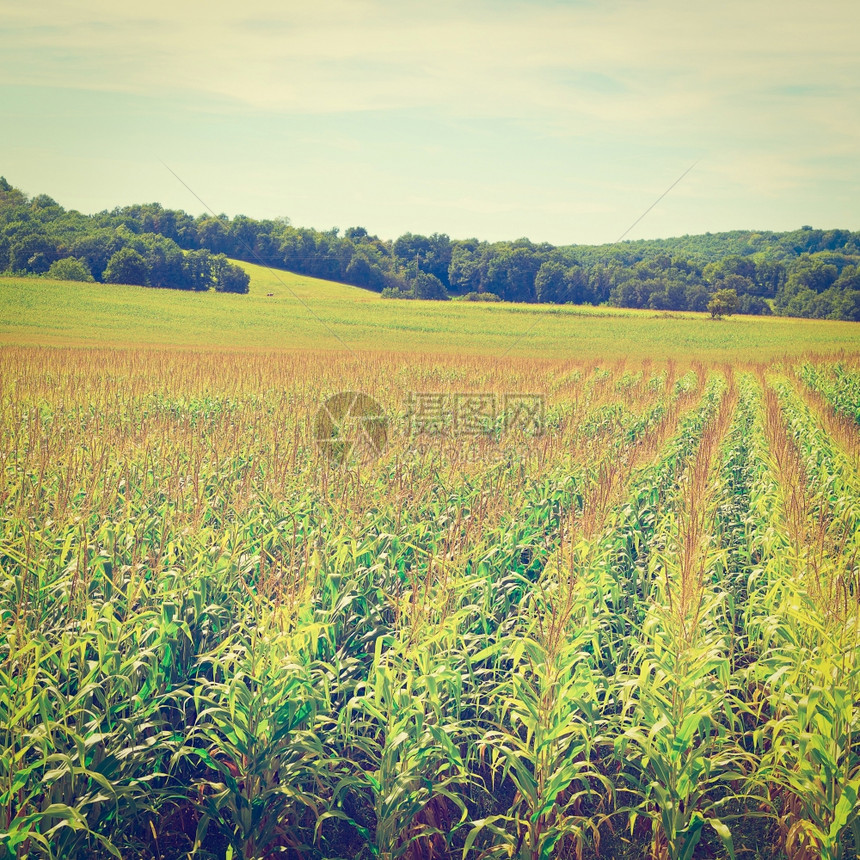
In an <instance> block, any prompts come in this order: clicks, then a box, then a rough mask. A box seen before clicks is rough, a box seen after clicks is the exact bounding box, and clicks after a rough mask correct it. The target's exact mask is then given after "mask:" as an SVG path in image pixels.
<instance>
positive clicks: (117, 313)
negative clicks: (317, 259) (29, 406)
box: [0, 263, 860, 361]
mask: <svg viewBox="0 0 860 860" xmlns="http://www.w3.org/2000/svg"><path fill="white" fill-rule="evenodd" d="M241 265H242V266H243V267H245V268H246V269H247V271H248V272H249V273H250V275H251V288H250V293H249V294H248V295H231V294H223V293H214V292H209V293H192V292H183V291H178V290H159V289H151V288H145V287H131V286H119V285H104V284H81V283H67V282H59V281H51V280H46V279H42V278H27V279H22V278H0V341H2V342H3V343H7V344H18V345H57V346H59V345H81V346H95V345H100V346H121V345H129V346H168V345H169V346H187V347H215V348H230V349H245V348H254V349H266V350H280V349H322V350H338V349H343V348H345V347H348V348H349V349H352V350H354V351H365V350H390V351H394V352H422V353H447V354H473V355H488V356H489V355H492V356H501V355H512V356H527V355H539V356H543V357H546V358H558V359H564V358H595V359H598V358H604V359H610V358H618V357H622V356H625V357H628V358H631V359H641V358H654V359H663V358H674V359H680V360H683V359H690V358H696V359H701V360H708V361H728V360H732V361H733V360H769V359H772V358H777V357H780V356H782V355H785V354H800V353H807V352H812V353H819V354H832V353H835V352H840V351H847V352H852V351H854V350H856V349H857V348H858V346H860V326H857V325H855V324H854V323H848V322H830V321H817V320H806V319H790V318H785V317H773V318H768V317H743V316H735V317H731V318H728V319H724V320H719V321H715V320H711V319H710V318H709V317H708V316H707V315H706V314H694V313H671V314H667V313H662V312H656V311H633V310H622V309H614V308H606V307H585V306H550V307H547V306H546V305H540V306H539V305H522V304H508V303H500V304H483V303H471V302H468V303H467V302H456V301H454V302H446V303H441V302H422V301H400V300H394V299H381V298H380V297H379V296H378V295H377V294H375V293H372V292H368V291H366V290H362V289H359V288H357V287H350V286H346V285H343V284H337V283H333V282H330V281H322V280H317V279H315V278H310V277H305V276H301V275H295V274H292V273H290V272H283V271H274V270H271V269H265V268H262V267H260V266H254V265H250V264H246V263H242V264H241Z"/></svg>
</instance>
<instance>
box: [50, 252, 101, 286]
mask: <svg viewBox="0 0 860 860" xmlns="http://www.w3.org/2000/svg"><path fill="white" fill-rule="evenodd" d="M48 277H49V278H54V279H55V280H57V281H89V282H92V281H93V280H95V279H94V278H93V274H92V272H91V271H90V269H89V266H87V264H86V263H85V262H84V261H83V260H79V259H78V258H77V257H63V259H62V260H55V261H54V262H53V263H51V266H50V268H49V269H48Z"/></svg>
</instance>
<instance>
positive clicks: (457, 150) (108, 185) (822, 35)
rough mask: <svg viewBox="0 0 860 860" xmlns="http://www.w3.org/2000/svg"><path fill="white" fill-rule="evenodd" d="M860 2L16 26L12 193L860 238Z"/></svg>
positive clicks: (597, 237) (90, 202)
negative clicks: (841, 233) (827, 231)
mask: <svg viewBox="0 0 860 860" xmlns="http://www.w3.org/2000/svg"><path fill="white" fill-rule="evenodd" d="M858 32H860V3H857V2H854V0H850V1H849V0H839V2H836V0H826V2H820V3H817V4H812V3H809V2H796V0H785V2H777V0H723V2H720V3H712V2H707V3H706V2H697V0H629V2H613V0H604V2H587V0H583V2H563V0H555V2H552V0H532V2H528V3H525V2H515V0H504V1H503V0H494V2H491V0H483V2H478V0H461V2H449V0H439V2H434V3H429V2H422V3H417V2H411V0H401V2H388V0H348V2H347V0H317V2H314V3H313V4H311V3H309V2H301V3H299V2H295V0H281V2H274V0H248V2H245V3H230V4H222V3H204V2H197V0H194V2H181V0H173V2H166V0H154V2H149V3H147V4H146V5H145V6H144V5H143V4H140V5H138V6H137V7H136V8H134V9H132V8H131V7H126V6H124V4H117V3H115V2H109V0H80V1H79V2H75V3H69V2H60V0H45V2H40V3H34V4H31V5H29V6H25V5H24V4H23V3H20V4H19V5H18V7H17V8H14V7H11V6H10V4H9V3H8V0H7V2H4V3H3V4H2V5H0V39H2V42H0V44H2V46H3V47H2V51H0V123H2V125H0V174H4V175H5V176H6V177H7V179H9V180H10V181H11V182H12V183H13V184H15V185H18V186H20V187H22V188H23V189H24V190H25V191H26V192H28V193H30V194H35V193H39V192H46V193H49V194H51V195H52V196H53V197H55V198H56V199H57V200H59V202H61V203H62V204H63V205H65V206H67V207H70V208H77V209H80V210H81V211H84V212H92V211H97V210H99V209H103V208H112V207H113V206H115V205H121V204H126V203H132V202H149V201H154V200H157V201H159V202H161V203H163V204H164V205H166V206H172V207H179V208H183V209H186V210H188V211H190V212H192V213H195V214H196V213H199V212H201V211H202V206H201V205H200V203H198V201H197V200H195V199H194V197H193V196H191V195H190V194H189V192H188V191H187V190H186V189H185V188H183V187H182V185H180V184H179V183H178V182H177V181H176V179H175V178H174V177H173V176H172V175H171V174H170V173H169V172H168V171H167V170H166V169H165V167H164V166H162V164H161V161H162V160H163V161H164V162H165V163H167V164H168V165H170V167H171V168H172V169H173V170H174V171H176V173H177V174H179V176H181V177H182V179H183V180H184V181H185V182H186V183H187V184H188V185H189V186H190V187H191V188H193V189H194V191H196V193H197V194H198V195H199V196H200V197H201V198H202V199H203V200H204V201H206V203H207V204H209V205H210V206H211V207H212V208H213V209H214V210H215V211H216V212H226V213H228V214H231V215H233V214H237V213H240V212H241V213H245V214H247V215H251V216H253V217H273V216H278V215H287V216H289V217H290V218H291V219H292V221H293V223H294V224H297V225H303V226H313V227H318V228H322V229H327V228H329V227H332V226H338V227H340V228H342V229H343V228H346V227H349V226H354V225H358V224H360V225H362V226H364V227H366V228H368V229H369V230H370V231H372V232H374V233H378V234H380V235H381V236H383V237H386V238H393V237H396V236H397V235H399V234H400V233H403V232H405V231H407V230H408V231H412V232H421V233H431V232H434V231H441V232H447V233H449V234H450V235H451V236H453V237H456V238H465V237H468V236H477V237H479V238H482V239H514V238H517V237H519V236H528V237H530V238H531V239H533V240H534V241H549V242H553V243H556V244H565V243H573V242H609V241H614V240H615V239H617V238H618V237H619V236H620V235H621V234H622V233H623V232H624V231H625V230H626V229H627V228H628V227H629V226H630V224H631V223H632V222H633V221H635V219H636V218H637V217H638V216H639V215H641V214H642V212H643V211H644V210H645V209H647V207H648V206H649V205H651V203H652V202H653V201H654V200H655V199H656V198H657V197H658V196H659V195H660V194H661V193H662V192H663V191H665V189H666V188H667V187H668V186H669V185H670V184H671V183H672V182H673V181H674V180H675V179H677V178H678V176H680V175H681V174H682V173H683V172H684V170H686V169H687V168H688V167H689V166H690V165H691V164H693V163H694V162H698V163H697V164H696V167H695V168H694V169H693V170H692V171H691V172H690V173H689V175H688V176H686V177H685V178H684V180H683V181H682V182H680V183H679V184H678V186H677V187H676V188H675V189H673V190H672V192H671V193H670V194H669V195H667V197H666V198H665V199H664V200H662V201H661V202H660V203H659V205H658V206H656V207H655V208H654V210H653V211H652V212H650V213H649V214H648V216H647V217H646V218H644V219H643V220H642V221H641V222H640V223H639V224H638V225H637V226H636V228H635V229H634V230H633V231H632V232H631V233H630V234H629V235H630V237H631V238H638V237H657V236H672V235H681V234H684V233H699V232H705V231H711V232H716V231H719V230H729V229H736V228H752V229H773V230H788V229H794V228H797V227H799V226H801V225H803V224H812V225H813V226H819V227H837V226H838V227H847V228H850V229H854V230H857V229H860V204H858V200H860V83H858V82H860V36H858Z"/></svg>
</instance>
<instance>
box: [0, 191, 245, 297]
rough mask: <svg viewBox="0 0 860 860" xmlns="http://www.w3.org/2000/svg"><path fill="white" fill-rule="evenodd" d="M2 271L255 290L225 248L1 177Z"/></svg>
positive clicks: (232, 290)
mask: <svg viewBox="0 0 860 860" xmlns="http://www.w3.org/2000/svg"><path fill="white" fill-rule="evenodd" d="M0 272H5V273H6V274H17V275H46V276H48V277H52V278H58V279H62V280H71V281H99V282H103V283H112V284H132V285H138V286H148V287H169V288H173V289H180V290H197V291H202V290H210V289H215V290H218V291H220V292H229V293H247V292H248V285H249V283H250V278H249V277H248V274H247V273H246V272H245V271H244V269H242V268H241V267H240V266H237V265H235V263H232V262H230V260H229V259H228V258H227V256H226V255H225V254H222V253H215V252H213V251H211V250H210V249H208V248H205V247H198V248H183V247H181V246H180V245H179V244H178V243H177V242H176V241H175V239H174V238H172V237H170V236H167V235H165V234H164V233H161V232H160V231H158V230H152V229H149V226H144V225H143V223H142V222H141V220H140V219H137V218H134V217H126V216H123V215H122V214H121V213H120V211H119V210H114V211H113V212H101V213H99V214H98V215H83V214H81V213H80V212H76V211H74V210H72V211H66V210H65V209H64V208H63V207H62V206H60V205H59V204H58V203H57V202H56V201H55V200H53V199H52V198H51V197H49V196H48V195H47V194H39V195H37V196H35V197H33V198H32V199H28V198H27V196H26V195H25V194H24V193H23V192H21V191H20V190H19V189H17V188H13V187H12V186H11V185H10V184H9V183H8V182H7V181H6V179H5V178H4V177H0Z"/></svg>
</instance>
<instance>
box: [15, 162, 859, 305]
mask: <svg viewBox="0 0 860 860" xmlns="http://www.w3.org/2000/svg"><path fill="white" fill-rule="evenodd" d="M228 258H234V259H238V260H244V261H247V262H252V263H259V264H263V265H267V266H272V267H275V268H281V269H287V270H289V271H293V272H297V273H300V274H306V275H311V276H314V277H318V278H325V279H329V280H335V281H341V282H343V283H347V284H352V285H355V286H359V287H364V288H366V289H370V290H375V291H377V292H380V293H381V294H382V295H383V296H386V297H391V298H405V299H409V298H421V299H447V298H450V297H464V298H469V299H490V300H492V299H496V298H498V299H502V300H505V301H515V302H542V303H558V304H563V303H573V304H603V303H608V304H611V305H615V306H618V307H630V308H652V309H655V310H693V311H704V310H706V309H707V307H708V303H709V301H710V300H711V298H712V297H713V296H714V294H715V293H716V292H717V291H718V290H733V291H734V292H735V293H736V294H737V296H738V300H739V301H738V308H737V309H738V310H739V312H741V313H748V314H769V313H776V314H781V315H787V316H800V317H814V318H818V319H841V320H854V321H860V232H852V231H850V230H818V229H813V228H812V227H808V226H805V227H802V228H800V229H799V230H795V231H792V232H786V233H775V232H767V231H759V232H756V231H742V230H738V231H732V232H728V233H714V234H711V233H707V234H704V235H698V236H682V237H679V238H673V239H657V240H635V241H624V242H619V243H615V244H608V245H599V246H594V245H569V246H563V247H558V246H553V245H550V244H548V243H534V242H532V241H530V240H528V239H525V238H523V239H517V240H515V241H502V242H486V241H481V240H478V239H461V240H457V239H451V238H450V237H449V236H447V235H445V234H441V233H434V234H433V235H430V236H422V235H416V234H412V233H405V234H403V235H402V236H400V237H399V238H397V239H396V240H393V241H392V240H384V239H381V238H379V237H378V236H374V235H372V234H370V233H369V232H368V231H367V230H366V229H365V228H363V227H350V228H349V229H347V230H345V231H343V232H341V231H340V230H339V229H337V228H333V229H331V230H327V231H320V230H315V229H312V228H307V227H295V226H293V225H292V224H291V223H290V221H289V219H287V218H277V219H262V220H255V219H252V218H248V217H246V216H244V215H237V216H235V217H233V218H229V217H227V216H226V215H220V216H214V215H209V214H205V215H200V216H197V217H195V216H192V215H190V214H188V213H187V212H184V211H181V210H172V209H165V208H164V207H162V206H161V205H159V204H157V203H150V204H143V205H133V206H124V207H118V208H116V209H113V210H112V211H110V212H108V211H103V212H99V213H97V214H94V215H85V214H82V213H80V212H77V211H75V210H66V209H64V208H63V207H62V206H60V205H59V204H58V203H57V202H56V201H55V200H53V199H52V198H51V197H49V196H48V195H45V194H39V195H36V196H34V197H32V198H29V197H28V196H27V195H26V194H24V193H23V192H22V191H20V190H19V189H16V188H14V187H12V186H11V185H10V184H9V183H8V182H7V181H6V180H5V179H3V178H2V177H0V272H5V273H6V274H17V275H27V274H31V275H48V276H50V277H56V278H62V279H67V280H95V281H100V282H104V283H126V284H139V285H142V286H152V287H172V288H178V289H186V290H207V289H216V290H221V291H225V292H247V290H248V276H247V274H246V273H245V272H244V271H243V270H242V269H240V268H239V267H238V266H235V265H233V264H232V263H230V261H229V259H228Z"/></svg>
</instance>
